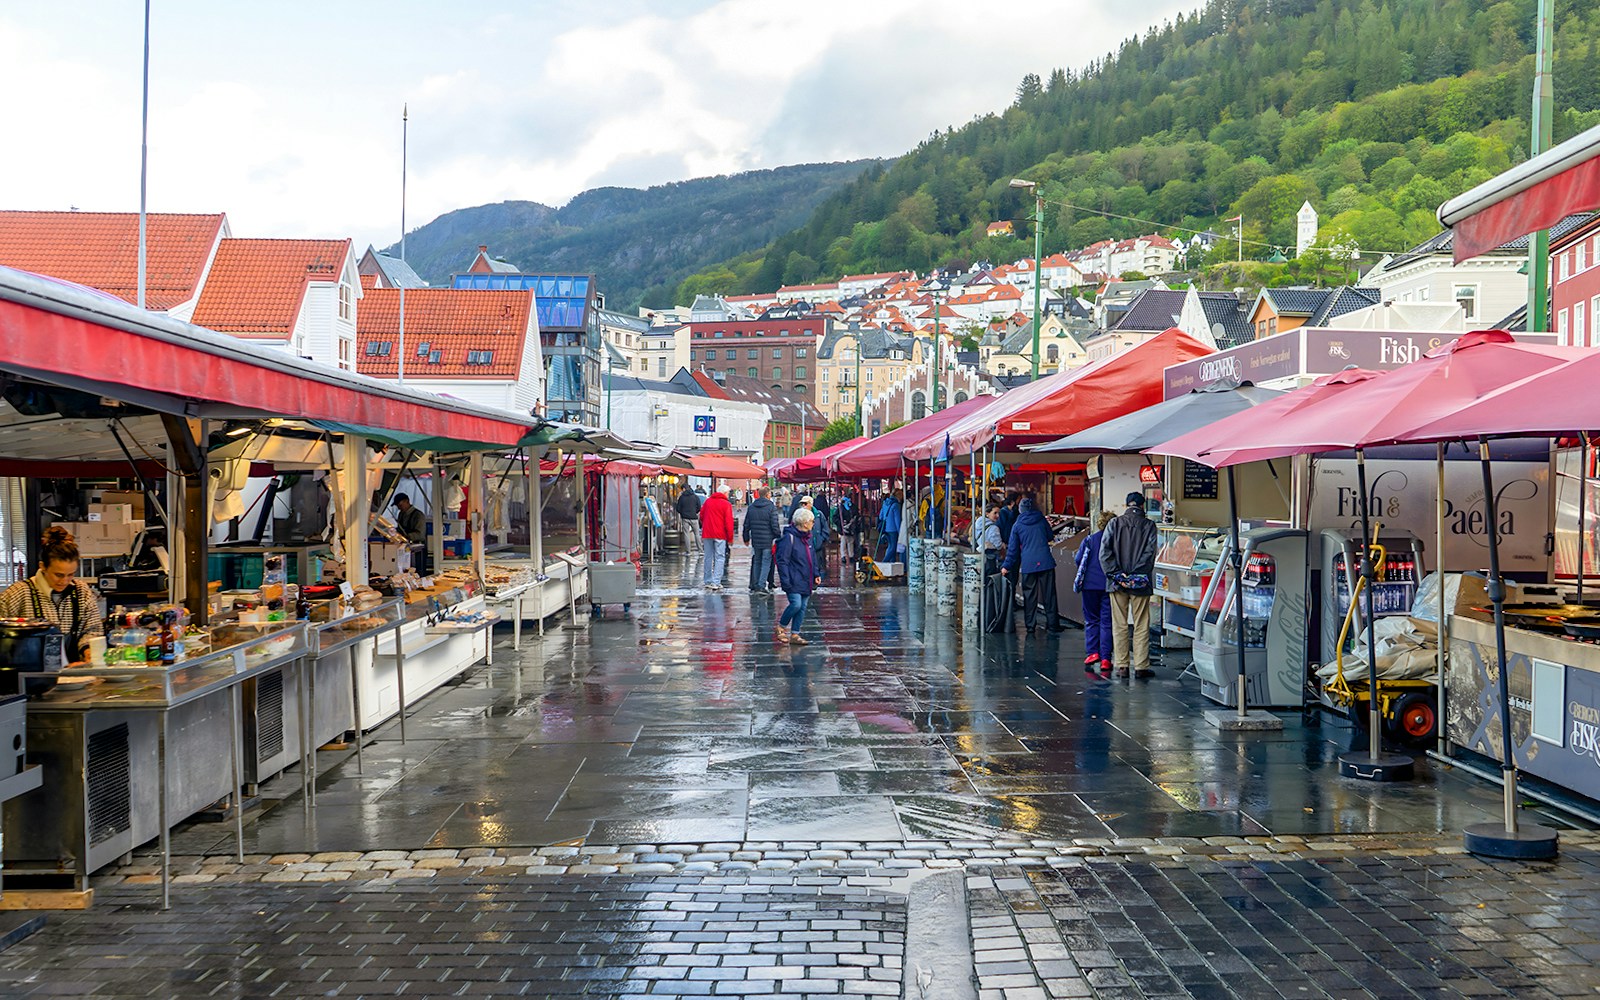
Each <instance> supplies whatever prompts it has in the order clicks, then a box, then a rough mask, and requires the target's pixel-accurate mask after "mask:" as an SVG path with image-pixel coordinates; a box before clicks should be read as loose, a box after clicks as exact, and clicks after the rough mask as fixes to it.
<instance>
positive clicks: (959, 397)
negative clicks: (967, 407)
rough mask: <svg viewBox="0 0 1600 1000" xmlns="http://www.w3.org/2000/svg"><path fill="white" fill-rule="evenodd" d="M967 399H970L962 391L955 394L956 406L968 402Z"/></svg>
mask: <svg viewBox="0 0 1600 1000" xmlns="http://www.w3.org/2000/svg"><path fill="white" fill-rule="evenodd" d="M968 398H970V397H968V396H967V394H966V392H964V391H963V392H958V393H956V403H957V404H960V403H965V402H966V401H967V400H968Z"/></svg>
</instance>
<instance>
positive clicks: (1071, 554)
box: [1050, 518, 1094, 625]
mask: <svg viewBox="0 0 1600 1000" xmlns="http://www.w3.org/2000/svg"><path fill="white" fill-rule="evenodd" d="M1093 531H1094V527H1093V525H1091V524H1090V523H1089V522H1088V520H1087V519H1085V518H1073V519H1072V524H1071V525H1069V526H1067V527H1066V528H1064V529H1063V530H1062V532H1061V534H1059V535H1057V536H1056V537H1055V539H1054V540H1052V541H1051V542H1050V554H1051V555H1052V556H1054V557H1055V560H1056V613H1057V614H1059V615H1060V616H1061V617H1063V618H1065V619H1067V620H1068V621H1070V622H1076V623H1077V624H1079V625H1082V624H1083V623H1084V621H1083V617H1084V616H1083V595H1082V594H1080V593H1078V592H1077V591H1075V590H1073V589H1072V583H1073V581H1074V580H1075V579H1077V576H1078V563H1077V557H1078V547H1079V546H1080V545H1082V544H1083V540H1084V539H1085V538H1088V537H1089V536H1090V535H1091V534H1092V533H1093Z"/></svg>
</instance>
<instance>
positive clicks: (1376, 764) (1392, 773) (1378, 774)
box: [1339, 750, 1417, 781]
mask: <svg viewBox="0 0 1600 1000" xmlns="http://www.w3.org/2000/svg"><path fill="white" fill-rule="evenodd" d="M1416 769H1417V762H1416V761H1415V760H1413V759H1412V758H1410V757H1406V756H1404V755H1401V754H1385V755H1383V756H1381V757H1374V756H1372V755H1371V754H1369V753H1367V752H1366V751H1365V750H1351V751H1350V752H1348V753H1343V754H1340V755H1339V777H1341V778H1360V779H1361V780H1363V781H1410V780H1411V777H1412V775H1413V774H1415V773H1416Z"/></svg>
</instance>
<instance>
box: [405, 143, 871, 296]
mask: <svg viewBox="0 0 1600 1000" xmlns="http://www.w3.org/2000/svg"><path fill="white" fill-rule="evenodd" d="M870 165H872V164H871V163H870V162H867V161H861V162H855V163H811V164H803V165H801V166H793V167H780V168H778V169H776V170H753V171H748V172H746V173H741V174H732V175H728V176H721V177H702V178H698V179H696V180H690V181H681V182H678V183H674V184H662V185H658V186H656V187H652V188H647V189H642V190H641V189H638V188H615V187H608V188H595V189H593V190H590V191H585V192H583V193H582V194H580V195H578V196H577V197H575V198H573V199H572V200H571V201H570V202H568V203H567V204H566V205H564V206H563V207H561V208H559V209H556V208H551V207H549V206H548V205H541V204H538V203H537V202H531V201H507V202H500V203H498V204H493V205H478V206H475V207H473V208H464V209H460V210H458V211H454V212H448V213H446V214H444V215H441V216H440V217H439V218H437V219H435V220H433V221H432V222H430V223H428V224H427V225H425V226H422V227H420V228H418V229H417V230H415V231H413V232H411V233H409V234H407V236H406V259H407V262H408V263H410V264H411V266H412V267H414V268H416V270H417V272H418V273H419V274H421V275H422V276H423V277H424V278H426V279H427V280H428V281H430V282H433V283H435V284H438V283H443V282H448V281H449V280H450V275H452V274H454V273H455V272H457V271H462V270H465V269H466V267H467V265H468V264H470V263H471V262H472V257H473V254H475V253H476V252H477V249H478V246H479V245H487V246H488V247H489V250H490V252H491V253H493V254H495V255H496V256H499V257H504V258H505V259H506V260H509V261H511V262H512V263H513V264H516V265H517V266H518V267H520V268H522V269H524V270H528V271H546V272H551V273H579V274H586V273H593V274H598V275H600V276H601V288H602V289H604V291H605V293H606V297H607V304H608V305H610V306H612V307H613V308H617V309H624V310H626V309H632V308H634V307H635V306H637V305H639V304H640V303H641V302H646V304H649V305H658V306H659V305H668V304H670V299H671V297H672V289H673V287H674V286H676V285H677V283H678V282H679V281H681V280H683V277H684V276H685V275H687V274H689V273H691V272H693V271H694V270H696V269H697V268H701V267H705V266H706V265H707V264H709V263H711V262H713V261H717V260H721V259H723V258H725V257H728V256H730V255H732V254H737V253H742V252H745V251H748V250H750V249H753V248H757V247H761V246H763V245H765V244H766V243H767V241H768V240H771V239H772V238H773V237H774V236H777V235H779V234H780V233H783V232H785V231H787V230H789V229H792V228H793V227H795V226H797V225H799V224H801V223H802V222H804V221H805V220H806V218H807V217H808V216H809V215H810V214H811V210H812V209H814V208H815V207H816V206H817V203H818V202H820V201H822V200H823V199H824V198H826V197H827V196H828V195H830V194H832V193H834V192H836V191H838V190H839V189H840V188H841V187H843V186H844V185H845V184H846V183H848V182H850V181H851V180H853V179H855V178H856V177H857V176H859V175H860V174H861V172H862V171H863V170H865V169H866V168H867V167H868V166H870ZM391 252H392V248H391ZM647 300H648V301H647Z"/></svg>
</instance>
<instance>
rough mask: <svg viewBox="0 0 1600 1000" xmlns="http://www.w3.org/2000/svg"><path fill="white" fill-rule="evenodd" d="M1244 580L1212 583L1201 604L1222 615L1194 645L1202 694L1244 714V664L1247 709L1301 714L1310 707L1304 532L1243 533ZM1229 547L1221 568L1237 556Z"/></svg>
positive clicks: (1226, 576)
mask: <svg viewBox="0 0 1600 1000" xmlns="http://www.w3.org/2000/svg"><path fill="white" fill-rule="evenodd" d="M1240 543H1241V549H1242V559H1241V562H1242V565H1243V567H1244V571H1243V573H1242V577H1243V579H1242V580H1241V579H1235V576H1234V573H1233V571H1232V570H1231V569H1226V568H1225V569H1224V572H1223V573H1222V574H1221V575H1220V576H1213V578H1212V581H1211V583H1210V584H1209V585H1208V587H1207V588H1206V592H1205V594H1204V595H1203V598H1202V599H1203V600H1204V601H1205V602H1206V604H1207V606H1208V607H1211V608H1218V609H1219V610H1217V611H1216V612H1214V613H1213V614H1211V615H1210V616H1208V618H1207V619H1206V620H1205V621H1203V622H1202V623H1201V628H1199V629H1198V631H1199V633H1200V634H1199V636H1198V637H1197V638H1196V639H1195V643H1194V665H1195V672H1196V673H1198V674H1199V675H1200V692H1201V693H1202V694H1204V695H1205V696H1206V697H1207V698H1209V699H1210V700H1212V701H1214V702H1216V703H1217V704H1219V705H1226V706H1228V707H1230V708H1236V707H1238V685H1239V658H1240V656H1241V653H1242V655H1243V657H1244V664H1245V702H1246V704H1245V707H1246V708H1286V707H1291V706H1293V707H1298V706H1301V705H1303V704H1304V702H1305V692H1306V676H1307V660H1306V652H1307V650H1308V648H1309V647H1308V643H1307V627H1308V625H1309V623H1310V619H1309V616H1308V615H1307V614H1306V567H1307V559H1306V544H1307V534H1306V532H1304V531H1302V530H1299V529H1297V528H1254V529H1252V530H1249V531H1245V532H1241V534H1240ZM1228 544H1231V543H1228ZM1228 544H1225V545H1224V550H1223V552H1222V554H1221V558H1220V562H1221V563H1222V565H1223V566H1224V567H1226V566H1227V565H1228V564H1229V563H1230V562H1231V556H1232V552H1231V549H1230V548H1228ZM1241 593H1242V595H1243V604H1244V626H1245V628H1244V632H1245V639H1244V643H1245V648H1244V649H1243V650H1242V651H1241V650H1240V649H1239V638H1238V637H1239V620H1238V617H1237V614H1238V607H1239V595H1240V594H1241Z"/></svg>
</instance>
